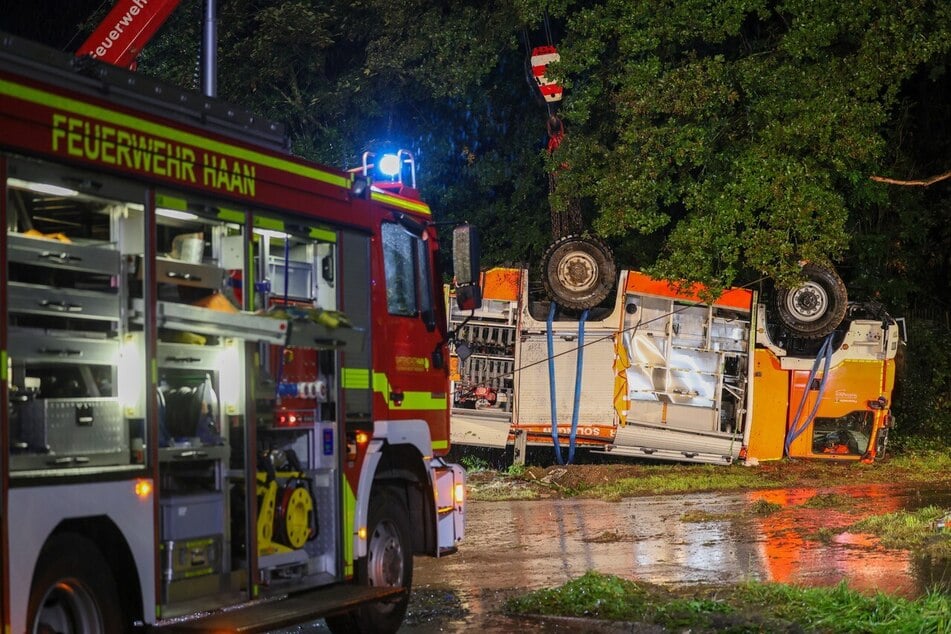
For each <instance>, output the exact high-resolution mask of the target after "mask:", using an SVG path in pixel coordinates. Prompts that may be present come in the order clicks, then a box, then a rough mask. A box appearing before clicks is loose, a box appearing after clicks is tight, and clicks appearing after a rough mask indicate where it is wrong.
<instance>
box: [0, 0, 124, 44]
mask: <svg viewBox="0 0 951 634" xmlns="http://www.w3.org/2000/svg"><path fill="white" fill-rule="evenodd" d="M103 4H106V5H111V4H112V3H111V1H110V0H3V2H2V5H0V7H2V8H0V31H6V32H8V33H12V34H14V35H19V36H21V37H25V38H28V39H31V40H36V41H38V42H43V43H44V44H48V45H50V46H53V47H55V48H58V49H60V50H68V51H74V50H76V49H77V48H79V45H80V44H81V43H82V40H83V36H82V35H81V34H80V33H79V25H80V24H81V23H82V22H83V21H84V20H86V19H88V18H89V16H91V15H92V14H93V13H94V12H95V11H96V9H98V8H99V7H100V6H101V5H103Z"/></svg>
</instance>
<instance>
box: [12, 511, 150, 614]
mask: <svg viewBox="0 0 951 634" xmlns="http://www.w3.org/2000/svg"><path fill="white" fill-rule="evenodd" d="M66 534H73V535H80V536H82V537H85V538H86V539H88V540H89V541H91V542H92V543H93V544H95V546H96V548H98V549H99V551H100V552H101V553H102V556H103V560H104V561H105V563H106V565H107V566H108V567H109V570H110V571H111V573H112V577H113V579H115V582H116V587H117V589H118V591H119V600H120V602H121V605H122V606H123V609H124V610H126V616H127V617H128V618H129V619H130V620H131V621H133V622H134V621H142V620H143V618H144V614H143V603H142V587H141V584H140V583H139V576H138V570H137V568H136V564H135V558H134V557H133V556H132V549H131V547H130V546H129V543H128V541H126V538H125V536H124V535H123V534H122V531H120V530H119V527H118V526H116V524H115V523H114V522H113V521H112V520H111V519H110V518H109V517H107V516H105V515H95V516H89V517H78V518H70V519H66V520H63V521H62V522H60V523H59V524H58V525H57V526H56V528H55V529H54V530H53V531H52V532H51V533H50V534H49V535H48V536H47V538H46V541H45V542H44V543H43V547H42V548H41V549H40V550H41V552H42V550H43V549H44V548H46V545H47V544H49V543H50V542H51V541H52V540H53V539H55V538H56V537H59V536H61V535H66ZM36 574H37V570H36V569H34V570H33V575H32V576H31V577H30V579H31V585H32V580H33V579H34V578H35V576H36Z"/></svg>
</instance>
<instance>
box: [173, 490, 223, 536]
mask: <svg viewBox="0 0 951 634" xmlns="http://www.w3.org/2000/svg"><path fill="white" fill-rule="evenodd" d="M159 504H160V506H161V508H162V521H161V527H160V528H161V532H160V534H161V537H162V541H169V540H183V539H193V538H195V537H202V536H204V535H208V534H210V533H215V532H217V531H224V521H225V498H224V494H222V493H221V492H216V493H195V494H190V495H170V496H168V497H166V498H164V499H162V500H161V501H160V502H159Z"/></svg>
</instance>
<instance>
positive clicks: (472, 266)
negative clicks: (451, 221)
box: [452, 224, 482, 310]
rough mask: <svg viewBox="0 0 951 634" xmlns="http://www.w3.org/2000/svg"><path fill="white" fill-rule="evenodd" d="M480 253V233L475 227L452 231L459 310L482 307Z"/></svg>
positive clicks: (459, 227) (461, 226) (464, 227)
mask: <svg viewBox="0 0 951 634" xmlns="http://www.w3.org/2000/svg"><path fill="white" fill-rule="evenodd" d="M479 251H480V244H479V231H478V230H477V229H476V228H475V227H473V226H472V225H470V224H464V225H459V226H458V227H456V228H455V229H453V230H452V264H453V270H454V272H455V277H456V304H457V305H458V306H459V310H475V309H477V308H479V307H481V306H482V288H481V287H480V286H479Z"/></svg>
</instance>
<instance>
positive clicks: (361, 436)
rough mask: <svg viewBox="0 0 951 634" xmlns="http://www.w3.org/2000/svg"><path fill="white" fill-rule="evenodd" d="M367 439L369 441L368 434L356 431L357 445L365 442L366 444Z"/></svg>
mask: <svg viewBox="0 0 951 634" xmlns="http://www.w3.org/2000/svg"><path fill="white" fill-rule="evenodd" d="M369 441H370V435H369V434H367V433H366V432H365V431H358V432H357V444H358V445H365V444H367V443H368V442H369Z"/></svg>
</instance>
